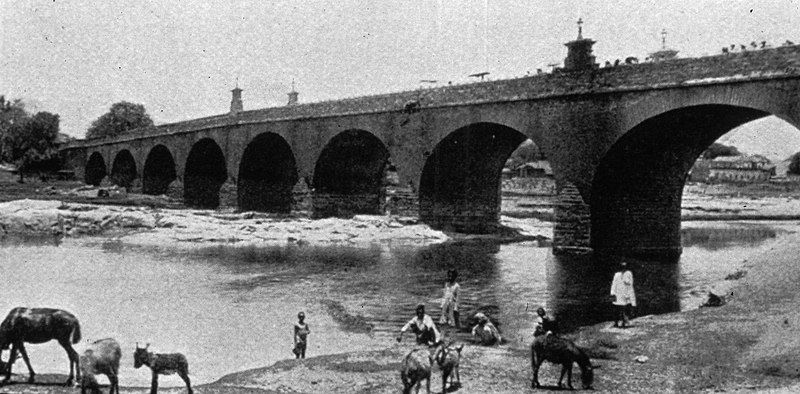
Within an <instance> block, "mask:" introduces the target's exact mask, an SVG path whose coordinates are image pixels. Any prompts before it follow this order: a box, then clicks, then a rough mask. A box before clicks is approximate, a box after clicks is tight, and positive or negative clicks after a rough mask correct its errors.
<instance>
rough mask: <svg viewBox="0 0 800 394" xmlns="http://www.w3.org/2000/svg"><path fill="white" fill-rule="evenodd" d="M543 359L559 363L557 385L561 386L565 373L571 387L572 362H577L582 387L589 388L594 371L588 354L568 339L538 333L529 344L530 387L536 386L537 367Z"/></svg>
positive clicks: (537, 384) (537, 377)
mask: <svg viewBox="0 0 800 394" xmlns="http://www.w3.org/2000/svg"><path fill="white" fill-rule="evenodd" d="M545 360H547V361H550V362H551V363H553V364H561V376H560V377H559V378H558V387H559V388H560V387H562V381H563V380H564V374H565V373H566V374H567V386H568V387H569V388H570V389H572V364H573V363H578V366H579V367H580V368H581V382H582V383H583V388H584V389H590V388H591V387H592V382H593V381H594V371H593V367H592V364H591V362H590V361H589V356H587V355H586V353H584V352H583V350H581V349H580V348H578V347H577V346H575V343H573V342H572V341H570V340H569V339H565V338H561V337H557V336H555V335H552V334H547V335H540V336H538V337H536V338H535V339H534V340H533V343H532V344H531V367H532V368H533V381H532V382H531V387H533V388H538V387H539V386H540V384H539V367H540V366H541V365H542V362H544V361H545Z"/></svg>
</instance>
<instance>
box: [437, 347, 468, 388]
mask: <svg viewBox="0 0 800 394" xmlns="http://www.w3.org/2000/svg"><path fill="white" fill-rule="evenodd" d="M463 348H464V345H463V344H462V345H459V346H446V345H445V344H444V342H440V344H439V346H438V347H437V348H436V352H435V353H434V356H433V359H434V360H435V361H436V364H439V370H441V371H442V392H443V393H446V392H447V390H446V388H447V378H448V377H450V387H453V386H454V385H456V387H460V386H461V376H460V375H459V373H458V364H459V363H460V361H461V349H463ZM453 379H455V380H456V381H455V382H453Z"/></svg>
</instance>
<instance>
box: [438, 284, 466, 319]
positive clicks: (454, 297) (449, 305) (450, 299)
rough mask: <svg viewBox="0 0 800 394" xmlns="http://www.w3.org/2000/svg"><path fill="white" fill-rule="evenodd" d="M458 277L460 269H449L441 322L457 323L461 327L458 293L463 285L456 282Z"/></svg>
mask: <svg viewBox="0 0 800 394" xmlns="http://www.w3.org/2000/svg"><path fill="white" fill-rule="evenodd" d="M456 279H458V271H456V270H447V282H445V284H444V298H443V299H442V317H441V318H440V319H439V324H448V325H450V326H453V325H455V326H456V328H457V329H460V328H461V322H460V321H459V320H460V319H459V315H458V293H459V291H460V290H461V286H459V284H458V283H457V282H456Z"/></svg>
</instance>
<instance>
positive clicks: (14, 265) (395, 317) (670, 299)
mask: <svg viewBox="0 0 800 394" xmlns="http://www.w3.org/2000/svg"><path fill="white" fill-rule="evenodd" d="M794 229H795V227H793V225H791V224H788V223H785V224H784V223H782V222H689V223H685V224H684V230H683V241H684V252H683V255H682V256H681V258H680V261H661V262H655V261H647V262H646V261H632V262H631V263H632V268H633V271H634V275H635V277H636V289H637V296H638V298H639V304H640V305H639V313H640V314H647V313H659V312H668V311H676V310H679V309H682V308H683V309H686V308H690V307H692V305H697V302H696V299H695V298H696V297H697V296H698V295H697V294H696V290H697V289H698V288H701V287H702V286H704V285H708V284H711V283H714V282H717V281H721V280H723V279H724V278H725V276H726V275H728V274H731V273H733V272H735V271H737V270H738V269H739V267H741V266H742V264H743V261H745V260H747V259H748V256H751V255H753V254H756V253H760V252H763V251H764V250H768V249H769V248H772V247H774V246H775V245H776V244H777V243H778V242H779V241H780V240H781V238H782V237H784V236H785V235H786V234H787V233H788V232H789V231H794ZM608 260H609V259H608V258H599V257H596V256H592V255H581V256H554V255H553V254H552V253H551V249H550V248H549V247H546V246H540V245H539V244H538V243H536V242H523V243H512V244H503V245H498V244H495V243H492V242H486V241H472V242H460V243H447V244H440V245H432V246H419V245H413V244H402V243H383V244H376V245H373V246H372V247H369V248H358V249H357V248H348V247H313V246H299V245H297V244H290V245H287V246H284V247H264V248H257V247H235V246H227V247H221V246H214V247H197V248H195V249H191V250H186V249H185V248H182V249H178V248H171V247H170V246H168V245H166V246H163V247H159V248H152V247H141V246H136V245H126V244H124V243H122V242H120V241H118V240H113V239H104V238H80V239H65V240H54V239H41V238H39V239H19V238H16V239H5V240H3V241H0V269H2V275H0V289H2V293H0V294H2V297H0V313H5V311H7V310H10V309H11V308H13V307H15V306H46V307H55V308H63V309H66V310H69V311H71V312H72V313H74V314H75V315H76V316H77V317H78V318H79V320H80V321H81V325H82V332H83V340H82V341H81V343H80V344H78V345H76V349H77V350H78V351H79V352H82V351H83V349H84V348H85V346H86V344H87V343H89V342H91V341H93V340H97V339H102V338H106V337H114V338H116V339H117V340H118V341H119V342H120V343H121V344H122V347H123V362H122V368H121V371H120V375H121V380H120V381H121V384H122V385H124V386H147V385H149V381H150V372H149V371H148V370H144V369H141V370H135V369H134V368H133V357H132V354H133V349H134V348H135V344H136V343H137V342H138V343H140V344H145V343H150V344H151V345H150V347H151V349H153V350H155V351H159V352H177V351H180V352H183V353H185V354H186V355H187V357H188V359H189V362H190V374H191V376H192V379H193V382H194V383H205V382H211V381H213V380H216V379H218V378H219V377H221V376H223V375H225V374H228V373H231V372H235V371H241V370H245V369H249V368H255V367H262V366H267V365H270V364H272V363H273V362H275V361H278V360H281V359H285V358H290V357H293V355H292V353H291V348H292V326H293V323H294V322H295V321H296V317H295V316H296V315H297V313H298V312H299V311H305V313H306V315H307V321H308V323H309V325H310V328H311V334H310V336H309V348H308V355H309V356H314V355H319V354H332V353H340V352H346V351H356V350H367V349H379V348H384V347H386V346H389V345H390V344H391V343H392V341H393V337H394V336H395V335H396V332H397V330H398V329H399V328H400V327H401V326H402V324H403V323H404V322H405V321H406V320H407V319H409V318H410V317H411V316H413V313H414V307H415V306H416V304H417V303H420V302H422V303H425V304H426V305H427V306H428V312H429V313H430V314H431V315H433V316H434V318H438V316H439V303H440V301H441V299H440V297H441V295H442V286H443V283H444V277H445V272H446V271H447V270H448V269H450V268H455V269H458V271H459V274H460V277H459V282H460V284H461V287H462V301H461V315H462V319H463V320H465V321H466V320H467V319H468V317H469V316H472V315H474V313H475V312H477V311H483V312H487V313H489V314H490V315H491V316H492V317H493V318H495V319H496V320H497V321H498V322H499V324H500V329H501V330H502V331H503V334H504V336H505V338H507V339H508V340H509V341H510V342H509V345H510V346H521V345H522V344H525V343H527V342H529V341H530V340H531V338H532V336H531V335H532V330H533V325H532V323H533V316H534V311H535V310H536V308H537V307H538V306H544V307H545V308H547V309H548V311H550V312H551V313H552V314H555V315H556V317H557V318H558V320H559V321H560V322H561V324H562V325H563V326H568V327H570V326H576V325H581V324H591V323H595V322H598V321H602V320H605V319H607V318H608V316H609V315H608V313H609V310H608V302H607V300H608V295H607V293H608V286H609V283H610V279H611V276H612V272H611V271H610V270H609V269H607V268H604V267H607V266H608V264H607V263H613V261H608ZM629 261H630V260H629ZM448 334H449V335H451V336H456V337H461V338H462V339H463V338H466V336H467V334H466V333H454V332H453V331H450V332H449V333H448ZM407 339H408V340H413V339H412V338H411V337H410V336H407ZM28 349H29V350H28V351H29V354H30V357H31V361H32V363H33V366H34V368H35V370H36V372H37V373H50V372H60V373H64V372H66V371H67V367H68V364H67V358H66V355H65V353H64V352H63V350H62V349H61V348H60V347H59V346H58V345H57V344H56V343H55V342H51V343H48V344H44V345H30V346H28ZM3 356H4V359H5V358H7V357H8V352H7V351H6V352H5V353H4V355H3ZM14 368H15V372H16V373H25V372H26V368H25V366H24V363H22V361H21V360H19V361H18V362H17V363H16V364H15V367H14ZM160 383H161V385H163V386H179V385H182V382H181V381H180V379H179V378H177V377H175V376H174V375H173V376H172V377H163V378H161V379H160Z"/></svg>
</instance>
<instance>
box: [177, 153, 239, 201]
mask: <svg viewBox="0 0 800 394" xmlns="http://www.w3.org/2000/svg"><path fill="white" fill-rule="evenodd" d="M185 168H186V169H185V172H184V176H183V179H184V182H183V199H184V202H185V203H186V205H188V206H190V207H195V208H208V209H214V208H216V207H218V206H219V189H220V188H221V187H222V184H223V183H225V180H226V179H228V169H227V166H226V164H225V156H224V155H223V154H222V149H220V147H219V145H217V143H216V141H214V140H213V139H211V138H203V139H201V140H200V141H197V142H196V143H195V144H194V145H193V146H192V149H191V150H190V151H189V156H188V157H187V159H186V166H185Z"/></svg>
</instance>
